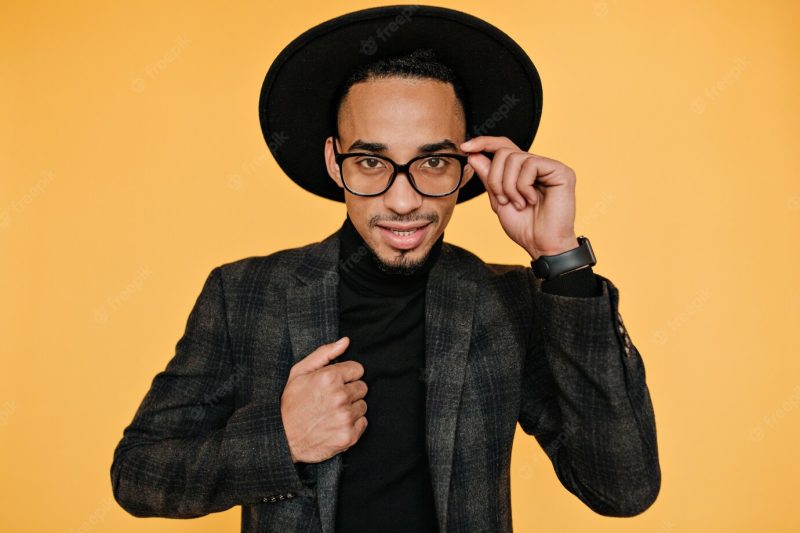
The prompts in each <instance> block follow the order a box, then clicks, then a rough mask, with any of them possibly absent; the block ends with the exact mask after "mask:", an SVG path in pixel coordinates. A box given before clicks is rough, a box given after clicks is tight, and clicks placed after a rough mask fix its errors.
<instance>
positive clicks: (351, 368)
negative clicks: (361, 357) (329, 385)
mask: <svg viewBox="0 0 800 533" xmlns="http://www.w3.org/2000/svg"><path fill="white" fill-rule="evenodd" d="M332 368H333V371H334V372H336V374H337V375H338V376H339V379H341V380H342V382H343V383H348V382H350V381H355V380H357V379H361V377H362V376H363V375H364V365H362V364H361V363H359V362H358V361H342V362H341V363H336V364H335V365H333V367H332Z"/></svg>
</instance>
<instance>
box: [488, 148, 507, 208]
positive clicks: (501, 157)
mask: <svg viewBox="0 0 800 533" xmlns="http://www.w3.org/2000/svg"><path fill="white" fill-rule="evenodd" d="M511 153H512V150H511V149H510V148H500V149H499V150H498V151H497V152H495V154H494V157H493V158H492V166H491V168H490V169H489V176H488V178H487V179H486V181H487V183H488V187H489V188H490V189H491V190H492V192H493V193H494V194H495V196H496V197H497V200H498V201H499V202H500V204H501V205H505V204H507V203H508V198H507V197H506V195H505V192H503V174H504V173H505V166H506V161H507V160H508V156H509V155H511Z"/></svg>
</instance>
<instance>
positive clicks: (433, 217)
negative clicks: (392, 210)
mask: <svg viewBox="0 0 800 533" xmlns="http://www.w3.org/2000/svg"><path fill="white" fill-rule="evenodd" d="M386 222H397V223H399V224H413V223H414V222H431V223H435V222H439V215H438V214H436V213H431V214H430V215H424V216H415V217H402V218H401V217H394V218H385V217H380V216H377V215H376V216H374V217H372V218H370V220H369V225H370V227H371V228H374V227H375V226H377V225H379V224H382V223H386Z"/></svg>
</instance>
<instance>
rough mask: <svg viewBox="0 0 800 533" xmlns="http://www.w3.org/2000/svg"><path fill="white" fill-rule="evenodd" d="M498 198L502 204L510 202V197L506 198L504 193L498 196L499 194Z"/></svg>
mask: <svg viewBox="0 0 800 533" xmlns="http://www.w3.org/2000/svg"><path fill="white" fill-rule="evenodd" d="M497 199H498V200H499V201H500V203H501V204H504V205H505V204H507V203H508V198H506V197H505V196H503V195H502V194H501V195H498V196H497Z"/></svg>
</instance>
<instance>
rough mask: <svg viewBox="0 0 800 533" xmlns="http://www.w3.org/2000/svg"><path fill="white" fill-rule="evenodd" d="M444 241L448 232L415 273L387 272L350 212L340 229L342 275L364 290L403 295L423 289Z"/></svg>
mask: <svg viewBox="0 0 800 533" xmlns="http://www.w3.org/2000/svg"><path fill="white" fill-rule="evenodd" d="M443 241H444V233H442V234H441V235H440V236H439V238H438V239H437V240H436V242H435V243H434V244H433V246H432V247H431V250H430V252H429V253H428V256H427V257H426V258H425V262H424V263H423V264H422V265H421V266H420V268H418V269H417V270H415V271H414V272H413V273H411V274H408V275H405V274H398V273H390V272H386V271H384V270H382V269H380V267H379V264H378V260H377V258H376V257H375V256H374V255H373V253H372V251H371V250H370V248H369V247H368V246H367V244H366V242H364V239H363V237H361V234H360V233H359V232H358V230H357V229H356V227H355V226H354V225H353V221H352V220H350V216H349V215H347V216H346V217H345V220H344V223H343V224H342V227H341V228H340V230H339V242H340V246H339V266H338V268H339V276H340V278H341V279H342V281H344V282H345V283H347V284H348V285H349V286H351V287H353V288H354V289H355V290H357V291H358V292H360V293H362V294H377V295H382V296H400V295H403V294H407V293H409V292H412V291H415V290H419V289H422V288H424V287H425V285H426V283H427V280H428V273H429V272H430V269H431V268H432V267H433V265H434V264H435V263H436V260H437V259H438V258H439V255H440V253H441V249H442V243H443Z"/></svg>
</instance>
